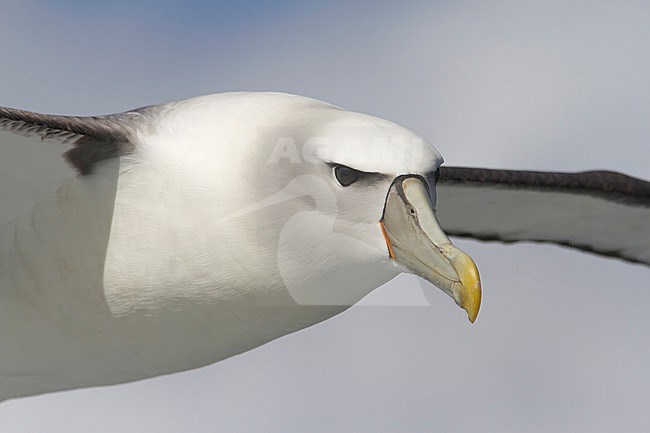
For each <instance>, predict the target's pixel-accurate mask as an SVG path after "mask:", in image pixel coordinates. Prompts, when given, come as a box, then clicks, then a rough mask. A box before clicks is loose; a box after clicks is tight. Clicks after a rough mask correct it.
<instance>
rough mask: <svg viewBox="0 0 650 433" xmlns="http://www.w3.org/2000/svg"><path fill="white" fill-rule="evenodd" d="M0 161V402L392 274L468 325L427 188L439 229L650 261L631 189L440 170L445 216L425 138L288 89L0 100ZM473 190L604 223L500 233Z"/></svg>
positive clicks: (315, 305)
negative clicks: (452, 307)
mask: <svg viewBox="0 0 650 433" xmlns="http://www.w3.org/2000/svg"><path fill="white" fill-rule="evenodd" d="M0 150H1V151H2V155H3V157H2V161H1V162H0V197H1V198H2V208H1V209H0V350H1V351H2V355H1V356H0V400H3V399H8V398H14V397H21V396H27V395H34V394H39V393H44V392H51V391H57V390H63V389H72V388H80V387H88V386H96V385H105V384H114V383H121V382H128V381H132V380H137V379H143V378H146V377H152V376H156V375H160V374H166V373H172V372H176V371H182V370H187V369H191V368H196V367H199V366H203V365H207V364H210V363H213V362H216V361H218V360H221V359H224V358H227V357H230V356H233V355H236V354H238V353H242V352H244V351H246V350H249V349H251V348H253V347H256V346H259V345H261V344H264V343H266V342H268V341H271V340H273V339H275V338H278V337H280V336H282V335H286V334H288V333H291V332H294V331H297V330H300V329H302V328H305V327H308V326H311V325H313V324H315V323H318V322H320V321H323V320H325V319H327V318H329V317H332V316H334V315H336V314H338V313H340V312H342V311H344V310H345V309H346V308H348V307H349V306H350V305H353V304H354V303H356V302H357V301H358V300H360V299H361V298H362V297H363V296H365V295H366V294H367V293H369V292H370V291H371V290H373V289H374V288H376V287H378V286H379V285H381V284H382V283H384V282H386V281H388V280H390V279H391V278H393V277H394V276H396V275H397V274H398V273H399V272H402V271H406V272H411V273H415V274H418V275H420V276H422V277H423V278H425V279H427V280H429V281H431V282H432V283H433V284H435V285H436V286H438V287H439V288H440V289H442V290H443V291H445V292H446V293H447V294H448V295H449V296H451V297H452V298H453V299H454V301H455V302H456V303H457V304H458V305H459V306H461V307H462V308H463V309H465V310H466V311H467V314H468V316H469V318H470V320H471V321H474V320H475V319H476V315H477V313H478V308H479V306H480V298H481V288H480V280H479V276H478V271H477V270H476V266H475V265H474V263H473V262H472V260H471V259H470V258H469V256H467V255H466V254H465V253H463V252H462V251H460V250H458V249H457V248H456V247H455V246H454V245H453V244H452V243H451V242H450V241H449V239H448V238H447V236H446V234H445V232H444V231H443V230H442V228H441V226H440V224H439V223H438V217H437V213H436V210H434V208H435V206H436V201H437V197H436V194H437V193H436V188H437V187H439V188H438V189H439V192H438V195H440V196H441V200H440V203H438V207H437V208H438V213H439V214H440V215H441V216H444V219H443V222H444V220H445V219H446V220H447V221H448V222H449V227H452V232H453V233H454V234H459V235H464V236H475V237H478V238H485V239H501V240H505V241H515V240H532V241H548V242H555V243H561V244H571V243H573V245H574V246H578V247H580V248H582V249H587V250H591V251H595V252H597V253H601V254H607V255H614V256H617V257H620V258H623V259H626V260H630V261H637V262H641V263H645V264H648V263H650V248H649V247H648V245H650V239H649V238H648V234H647V233H648V221H650V218H649V212H648V208H649V207H650V206H649V202H650V192H648V191H650V188H648V185H647V183H645V182H643V181H638V180H633V179H631V178H628V177H626V176H622V175H611V176H614V177H605V178H604V180H603V185H601V186H600V187H599V186H598V185H597V186H595V187H594V183H593V182H587V183H589V185H591V188H592V189H589V187H584V185H582V184H580V185H582V186H580V185H578V186H576V185H575V184H571V185H568V186H567V185H565V184H562V183H561V182H560V183H559V184H558V182H555V184H553V182H543V184H542V185H538V184H536V183H535V182H534V181H528V182H520V181H518V180H517V178H516V176H515V177H514V178H513V177H512V176H511V177H509V178H508V179H509V180H510V183H508V182H506V181H503V180H499V179H497V178H494V177H489V176H488V177H487V178H486V175H485V173H483V172H481V173H474V174H472V173H470V172H467V171H462V172H458V171H454V169H449V170H448V174H449V175H450V177H449V179H450V180H449V181H448V182H449V183H448V187H449V188H450V189H449V191H451V190H453V191H455V192H456V193H455V194H453V195H451V196H447V197H448V198H445V200H447V201H448V202H450V203H452V202H453V208H455V209H458V213H457V214H454V209H453V208H448V209H444V201H443V200H442V198H444V197H445V196H444V194H445V189H444V186H445V183H440V182H439V175H440V165H441V164H442V162H443V159H442V156H441V155H440V154H439V152H438V151H437V150H436V149H435V148H434V147H433V146H431V145H430V144H428V143H427V142H426V141H424V140H423V139H422V138H420V137H419V136H417V135H416V134H415V133H413V132H411V131H409V130H407V129H405V128H403V127H401V126H399V125H396V124H394V123H391V122H388V121H386V120H382V119H378V118H375V117H372V116H368V115H364V114H360V113H354V112H349V111H346V110H343V109H341V108H338V107H335V106H332V105H329V104H326V103H324V102H320V101H317V100H314V99H309V98H305V97H300V96H294V95H287V94H279V93H227V94H219V95H210V96H204V97H199V98H194V99H190V100H186V101H180V102H174V103H168V104H164V105H159V106H152V107H146V108H142V109H139V110H134V111H131V112H126V113H122V114H117V115H112V116H100V117H66V116H48V115H40V114H35V113H30V112H26V111H22V110H15V109H2V108H0ZM567 176H570V175H567ZM616 176H622V177H620V178H619V177H616ZM538 177H539V176H538ZM495 179H496V180H495ZM513 179H514V180H513ZM536 179H538V178H536ZM538 180H539V179H538ZM587 180H593V179H592V178H591V177H589V178H588V179H587ZM619 181H625V182H628V183H624V185H623V186H621V184H620V182H619ZM617 182H619V183H617ZM629 182H632V184H629ZM438 183H440V185H438ZM538 183H539V182H538ZM612 183H614V184H616V185H617V186H615V187H614V188H613V189H612V187H611V184H612ZM520 184H521V185H520ZM504 185H505V186H504ZM522 185H523V186H522ZM629 185H632V186H631V187H629ZM519 186H521V188H519ZM481 187H485V188H486V191H487V190H488V189H489V190H490V191H491V192H492V193H494V194H496V196H498V197H505V199H506V200H510V198H511V196H514V197H515V199H517V200H518V199H519V198H520V197H519V198H518V196H517V193H516V192H515V193H513V192H512V191H513V190H518V191H530V192H531V194H533V195H534V194H542V195H543V194H544V193H546V194H551V195H553V193H557V194H555V195H553V196H554V197H555V196H562V194H564V197H565V198H566V195H567V194H569V195H570V194H574V195H581V196H588V197H589V199H592V201H593V202H594V203H596V204H597V203H600V202H602V203H605V204H607V205H608V206H610V207H609V208H608V209H609V210H607V211H606V212H610V213H608V214H606V215H610V216H611V218H610V219H609V220H608V219H607V216H605V217H603V216H602V215H601V216H600V217H599V218H592V220H593V221H590V222H589V223H585V224H582V226H581V227H582V231H581V232H579V233H578V234H577V235H576V236H579V237H580V238H579V239H572V238H571V236H572V235H574V234H575V233H574V232H572V231H571V230H564V231H561V232H560V233H559V235H557V236H552V232H553V231H554V227H555V226H557V224H559V222H558V221H560V222H561V221H566V220H567V219H568V220H570V219H571V218H572V215H574V214H572V212H573V211H572V210H571V209H570V207H567V206H566V203H565V202H566V201H567V200H564V202H563V203H564V204H563V205H562V206H563V209H562V211H563V212H565V213H566V215H565V217H564V219H562V217H561V216H558V215H559V214H560V213H562V212H558V213H557V214H553V215H554V218H556V220H554V221H552V222H551V223H549V224H547V225H546V226H545V225H544V224H542V222H543V221H544V218H538V219H537V220H536V221H534V222H532V223H530V224H528V225H526V224H525V222H522V221H519V222H516V221H515V222H514V223H513V224H514V225H513V226H512V227H513V228H512V230H509V229H508V227H504V226H503V224H506V225H507V224H508V220H507V218H503V215H501V216H500V214H499V213H498V212H496V211H495V210H494V209H491V210H489V212H487V213H486V214H485V218H484V219H483V218H482V212H481V209H478V208H475V207H474V208H473V207H472V203H478V202H480V201H481V197H484V198H485V197H487V196H486V195H485V194H484V195H480V194H479V196H476V197H474V196H472V194H475V193H476V191H477V189H478V190H479V191H480V188H481ZM606 187H607V188H606ZM599 188H604V189H608V192H607V193H603V194H598V193H597V192H598V191H597V190H598V189H599ZM594 191H595V192H596V193H594ZM463 194H467V196H468V197H470V196H471V197H472V198H471V199H469V200H463V198H462V197H463ZM608 194H609V195H608ZM496 196H495V197H496ZM452 199H453V200H452ZM524 199H526V198H525V197H524ZM538 199H539V197H538ZM524 201H525V200H524ZM490 203H494V201H493V200H487V205H489V204H490ZM590 203H591V202H590ZM533 204H534V205H537V206H538V207H540V206H541V208H543V204H540V203H539V200H534V203H531V205H533ZM617 206H618V207H617ZM597 207H598V206H596V208H597ZM612 209H615V212H614V213H612V212H613V211H612ZM520 211H522V210H521V209H520ZM522 212H524V214H525V211H522ZM597 212H598V211H597V210H596V213H597ZM589 213H590V215H592V214H593V211H592V210H589ZM592 216H593V215H592ZM517 218H518V219H519V220H522V219H524V220H525V218H524V217H522V216H521V215H519V216H517ZM613 218H615V219H616V221H614V220H613ZM480 221H484V222H485V223H484V224H481V223H480ZM608 224H612V225H614V226H616V228H615V229H613V231H610V232H608V233H609V234H608V235H605V236H600V237H599V238H598V239H596V241H595V242H594V243H591V241H590V237H591V235H592V234H593V233H596V232H600V231H601V230H602V229H603V227H606V226H607V225H608ZM445 226H446V225H445Z"/></svg>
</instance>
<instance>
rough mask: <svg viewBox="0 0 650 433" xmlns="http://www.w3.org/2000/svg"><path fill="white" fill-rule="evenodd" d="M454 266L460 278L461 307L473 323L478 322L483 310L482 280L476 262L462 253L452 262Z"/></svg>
mask: <svg viewBox="0 0 650 433" xmlns="http://www.w3.org/2000/svg"><path fill="white" fill-rule="evenodd" d="M452 265H453V267H454V269H455V270H456V272H457V273H458V276H459V278H460V285H461V288H460V290H459V292H460V293H459V295H460V302H459V304H460V306H461V307H462V308H463V309H464V310H465V311H467V317H468V318H469V321H470V322H471V323H474V322H475V321H476V317H477V316H478V312H479V310H480V309H481V296H482V295H481V278H480V276H479V273H478V268H477V267H476V264H475V263H474V260H472V258H471V257H470V256H468V255H467V254H465V253H463V252H460V254H458V255H457V256H456V257H454V259H453V261H452Z"/></svg>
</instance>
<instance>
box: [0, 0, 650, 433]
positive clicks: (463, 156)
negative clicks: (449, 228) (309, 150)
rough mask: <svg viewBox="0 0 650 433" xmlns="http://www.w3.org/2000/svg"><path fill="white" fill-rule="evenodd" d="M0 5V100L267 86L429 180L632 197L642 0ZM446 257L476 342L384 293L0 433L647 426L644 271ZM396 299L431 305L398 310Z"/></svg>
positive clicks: (648, 35) (21, 420) (83, 101)
mask: <svg viewBox="0 0 650 433" xmlns="http://www.w3.org/2000/svg"><path fill="white" fill-rule="evenodd" d="M0 5H1V9H0V10H1V11H2V12H1V13H0V40H2V43H1V44H0V77H1V78H2V79H1V80H0V104H1V105H6V106H13V107H19V108H25V109H30V110H35V111H41V112H49V113H62V114H63V113H65V114H104V113H110V112H118V111H123V110H126V109H129V108H134V107H138V106H143V105H148V104H152V103H158V102H163V101H168V100H174V99H181V98H187V97H190V96H195V95H200V94H206V93H215V92H222V91H232V90H273V91H286V92H291V93H298V94H303V95H307V96H312V97H316V98H319V99H323V100H326V101H328V102H332V103H334V104H337V105H340V106H343V107H346V108H349V109H353V110H357V111H362V112H366V113H369V114H373V115H377V116H380V117H385V118H388V119H391V120H393V121H396V122H398V123H401V124H403V125H405V126H407V127H409V128H411V129H413V130H415V131H416V132H418V133H419V134H421V135H422V136H423V137H425V138H426V139H427V140H428V141H430V142H432V143H433V144H434V145H436V146H437V148H438V149H439V150H440V151H441V153H442V154H443V155H444V156H445V159H446V161H447V164H449V165H466V166H483V167H505V168H529V169H540V170H585V169H595V168H609V169H615V170H619V171H623V172H626V173H629V174H632V175H636V176H639V177H643V178H646V179H650V166H649V165H648V161H650V122H648V113H650V74H648V71H649V70H650V26H648V25H647V23H648V22H650V4H648V2H646V1H641V0H639V1H621V2H615V3H613V2H605V1H586V0H585V1H527V2H515V1H492V2H480V1H456V2H451V1H440V2H408V3H406V2H402V3H401V4H400V3H398V2H363V1H360V2H355V3H354V4H353V5H350V4H346V3H344V2H274V3H270V2H262V1H259V2H255V1H252V2H234V3H232V4H229V3H224V2H183V3H173V2H153V1H150V2H126V1H117V2H110V3H107V2H92V1H89V2H76V1H49V2H36V1H22V0H21V1H11V0H10V1H7V0H0ZM458 244H459V245H460V246H461V248H463V249H464V250H465V251H467V252H468V253H470V254H471V255H472V256H473V257H474V259H475V260H476V262H477V263H478V265H479V269H480V270H481V273H482V279H483V283H484V293H485V300H484V304H483V307H482V312H481V314H480V316H479V319H478V321H477V323H476V324H475V325H473V326H472V325H470V324H469V323H467V320H466V317H465V315H464V314H463V312H462V311H461V310H460V309H458V308H457V307H456V306H455V305H454V304H453V302H451V301H450V300H449V299H448V298H447V297H446V296H445V295H444V294H442V293H441V292H440V291H438V290H436V289H435V288H433V287H432V286H430V285H428V284H426V283H422V282H420V281H419V280H417V279H416V278H415V277H411V276H400V277H398V278H397V279H396V280H394V281H392V282H390V283H388V284H386V285H385V286H383V287H381V288H380V289H378V290H377V291H375V292H374V293H373V294H371V295H370V296H369V298H368V299H366V300H364V302H363V304H365V305H361V306H357V307H354V308H352V309H351V310H349V311H348V312H346V313H344V314H342V315H341V316H338V317H335V318H334V319H332V320H329V321H327V322H325V323H322V324H320V325H317V326H315V327H312V328H310V329H307V330H305V331H301V332H299V333H297V334H294V335H290V336H287V337H285V338H281V339H280V340H277V341H275V342H272V343H270V344H268V345H265V346H263V347H260V348H258V349H255V350H253V351H251V352H248V353H245V354H243V355H240V356H236V357H234V358H231V359H229V360H226V361H223V362H220V363H217V364H215V365H212V366H209V367H206V368H203V369H199V370H195V371H191V372H185V373H180V374H176V375H171V376H167V377H161V378H156V379H152V380H146V381H142V382H138V383H134V384H127V385H120V386H113V387H104V388H96V389H89V390H79V391H71V392H63V393H57V394H51V395H45V396H40V397H34V398H27V399H20V400H15V401H9V402H7V403H3V404H2V405H0V432H2V433H5V432H8V433H32V432H33V433H36V432H38V433H42V432H55V433H58V432H62V433H63V432H65V433H77V432H79V433H80V432H84V433H85V432H88V431H92V432H93V433H104V432H129V433H130V432H138V433H143V432H156V433H172V432H213V431H229V432H252V431H282V432H304V431H310V432H341V431H346V432H399V431H404V432H430V431H444V432H466V431H470V430H473V431H480V432H482V433H483V432H509V431H516V432H546V431H548V432H565V431H566V432H575V431H590V432H593V433H596V432H611V431H625V432H646V431H648V430H649V429H650V411H648V408H649V407H650V391H649V390H650V368H649V367H648V359H650V315H649V314H648V311H649V310H650V284H649V283H648V277H649V276H650V271H649V270H648V269H647V268H645V267H642V266H638V265H630V264H625V263H620V262H617V261H615V260H612V259H605V258H598V257H594V256H590V255H587V254H582V253H577V252H574V251H569V250H567V249H562V248H558V247H552V246H531V245H517V246H503V245H497V244H482V243H477V242H470V241H459V242H458ZM405 297H408V298H409V299H413V300H415V301H417V300H422V299H425V300H426V302H424V304H427V303H429V304H430V305H429V306H420V307H397V306H395V305H396V304H399V303H400V302H403V300H404V298H405ZM377 304H380V305H385V306H377ZM0 356H1V355H0Z"/></svg>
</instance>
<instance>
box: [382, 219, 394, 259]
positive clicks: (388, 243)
mask: <svg viewBox="0 0 650 433" xmlns="http://www.w3.org/2000/svg"><path fill="white" fill-rule="evenodd" d="M379 227H381V233H382V234H383V235H384V240H385V241H386V246H387V247H388V255H389V256H390V258H391V259H395V253H394V252H393V246H392V245H391V244H390V240H389V239H388V233H386V227H384V220H381V221H379Z"/></svg>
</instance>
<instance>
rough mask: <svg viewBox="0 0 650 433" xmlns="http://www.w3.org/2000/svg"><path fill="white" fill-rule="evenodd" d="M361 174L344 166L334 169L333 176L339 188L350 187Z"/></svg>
mask: <svg viewBox="0 0 650 433" xmlns="http://www.w3.org/2000/svg"><path fill="white" fill-rule="evenodd" d="M360 174H361V172H359V171H358V170H355V169H353V168H350V167H346V166H345V165H336V166H335V167H334V176H335V177H336V180H337V181H338V182H339V184H340V185H341V186H350V185H352V184H353V183H354V182H356V181H357V179H359V175H360Z"/></svg>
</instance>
